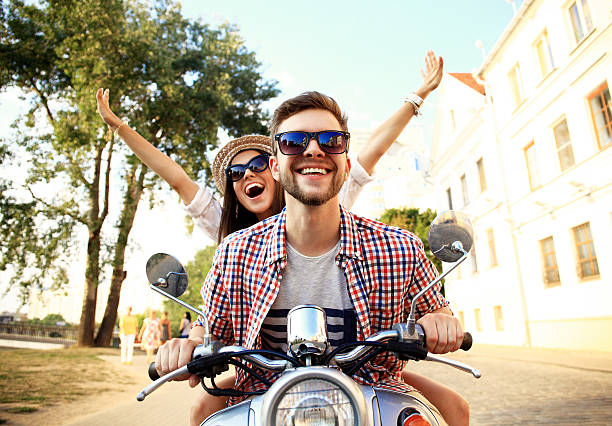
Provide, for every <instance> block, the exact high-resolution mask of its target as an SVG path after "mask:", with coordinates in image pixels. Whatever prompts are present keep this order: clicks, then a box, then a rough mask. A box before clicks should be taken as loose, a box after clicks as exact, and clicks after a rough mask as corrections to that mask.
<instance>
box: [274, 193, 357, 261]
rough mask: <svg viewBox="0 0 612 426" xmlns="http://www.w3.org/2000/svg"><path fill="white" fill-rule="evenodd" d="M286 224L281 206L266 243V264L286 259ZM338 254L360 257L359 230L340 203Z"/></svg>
mask: <svg viewBox="0 0 612 426" xmlns="http://www.w3.org/2000/svg"><path fill="white" fill-rule="evenodd" d="M286 224H287V209H286V208H283V211H281V212H280V214H279V215H278V216H277V220H276V222H275V223H274V225H273V227H272V232H271V234H272V235H271V238H270V240H269V243H268V256H266V258H267V262H266V263H267V266H269V265H271V264H272V263H275V262H278V261H283V263H285V262H286V261H287V247H286V232H285V229H286ZM338 254H339V255H343V256H346V257H349V258H355V259H359V260H361V259H362V257H361V244H360V239H359V230H358V228H357V224H356V222H355V217H354V216H353V215H352V214H351V213H350V212H349V211H348V210H346V209H345V208H344V207H342V205H340V249H339V250H338ZM281 267H282V266H281Z"/></svg>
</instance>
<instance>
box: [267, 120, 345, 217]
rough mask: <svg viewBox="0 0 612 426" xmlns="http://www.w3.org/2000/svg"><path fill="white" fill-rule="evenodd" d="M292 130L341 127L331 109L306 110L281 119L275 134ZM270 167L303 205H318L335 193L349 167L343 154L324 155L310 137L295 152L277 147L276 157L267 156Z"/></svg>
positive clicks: (307, 130)
mask: <svg viewBox="0 0 612 426" xmlns="http://www.w3.org/2000/svg"><path fill="white" fill-rule="evenodd" d="M292 130H296V131H305V132H318V131H322V130H342V129H341V128H340V124H339V123H338V120H336V118H335V117H334V116H333V114H332V113H331V112H329V111H327V110H322V109H308V110H305V111H301V112H299V113H297V114H295V115H292V116H291V117H289V118H288V119H286V120H285V121H283V122H282V123H281V125H280V126H279V128H278V133H281V132H287V131H292ZM275 143H276V142H275ZM277 148H278V147H277ZM270 169H271V171H272V176H274V179H276V180H277V181H279V182H280V184H281V186H282V187H283V189H284V190H285V191H286V192H287V193H288V194H289V195H291V196H292V197H293V198H295V199H296V200H298V201H300V202H301V203H303V204H305V205H308V206H319V205H321V204H324V203H326V202H327V201H329V200H331V199H332V198H334V197H335V196H336V195H338V192H339V191H340V188H341V187H342V184H344V181H345V180H346V178H347V177H348V173H349V171H350V169H351V166H350V161H349V160H348V158H347V155H346V153H342V154H326V153H325V152H323V151H322V150H321V148H320V147H319V144H318V143H317V141H316V140H315V139H311V140H310V141H309V143H308V147H307V148H306V151H304V152H303V153H302V154H299V155H285V154H283V153H282V152H280V150H278V149H277V153H276V156H275V157H270Z"/></svg>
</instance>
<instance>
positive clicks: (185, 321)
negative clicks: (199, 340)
mask: <svg viewBox="0 0 612 426" xmlns="http://www.w3.org/2000/svg"><path fill="white" fill-rule="evenodd" d="M190 331H191V314H190V313H189V312H185V315H184V316H183V318H182V319H181V324H180V325H179V334H180V335H181V337H189V332H190Z"/></svg>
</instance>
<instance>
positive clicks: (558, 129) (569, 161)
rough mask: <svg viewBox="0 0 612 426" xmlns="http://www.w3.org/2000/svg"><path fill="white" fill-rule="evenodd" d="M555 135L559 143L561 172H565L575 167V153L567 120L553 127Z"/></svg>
mask: <svg viewBox="0 0 612 426" xmlns="http://www.w3.org/2000/svg"><path fill="white" fill-rule="evenodd" d="M553 133H554V135H555V142H556V143H557V155H558V156H559V165H560V166H561V171H565V170H566V169H567V168H569V167H571V166H573V165H574V151H573V150H572V141H571V140H570V135H569V129H568V128H567V120H566V119H565V118H564V119H563V120H561V122H559V123H558V124H557V125H556V126H554V127H553Z"/></svg>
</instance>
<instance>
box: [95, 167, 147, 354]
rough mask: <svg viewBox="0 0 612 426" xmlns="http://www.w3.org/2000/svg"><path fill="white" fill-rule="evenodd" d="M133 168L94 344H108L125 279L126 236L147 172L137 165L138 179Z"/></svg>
mask: <svg viewBox="0 0 612 426" xmlns="http://www.w3.org/2000/svg"><path fill="white" fill-rule="evenodd" d="M135 172H136V170H135V169H132V173H131V175H130V176H129V177H128V187H127V191H126V193H125V198H124V200H123V211H122V212H121V219H120V220H119V226H118V228H119V235H118V236H117V243H116V245H115V255H114V258H113V278H112V280H111V287H110V293H109V294H108V300H107V301H106V309H105V311H104V318H102V324H100V329H99V330H98V334H97V336H96V339H95V343H94V344H95V345H96V346H109V345H110V344H111V338H112V336H113V329H114V327H115V323H116V322H117V308H118V307H119V299H120V296H121V285H122V284H123V281H124V280H125V277H126V275H127V272H126V271H124V270H123V266H124V263H125V249H126V247H127V242H128V238H129V235H130V231H131V230H132V226H133V224H134V217H135V216H136V210H137V209H138V203H139V201H140V197H141V195H142V191H143V188H144V177H145V174H146V172H147V169H146V166H144V165H143V164H141V165H140V166H139V173H138V180H136V178H135V176H134V175H135Z"/></svg>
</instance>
